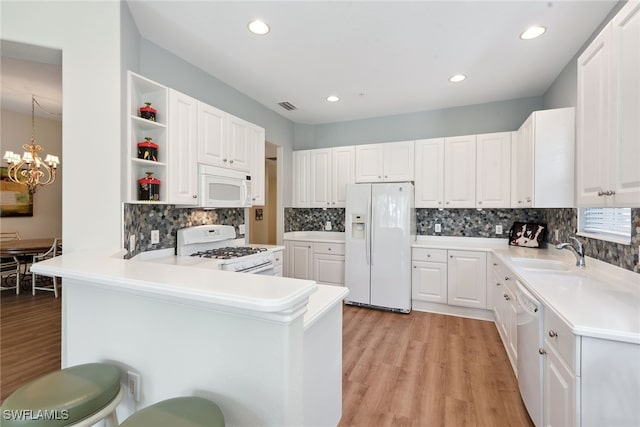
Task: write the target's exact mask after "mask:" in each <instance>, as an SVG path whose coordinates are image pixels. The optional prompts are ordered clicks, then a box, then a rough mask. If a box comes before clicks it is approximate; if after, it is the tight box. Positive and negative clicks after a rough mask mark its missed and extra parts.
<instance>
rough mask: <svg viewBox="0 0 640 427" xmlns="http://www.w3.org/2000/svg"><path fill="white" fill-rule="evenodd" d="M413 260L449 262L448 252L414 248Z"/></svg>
mask: <svg viewBox="0 0 640 427" xmlns="http://www.w3.org/2000/svg"><path fill="white" fill-rule="evenodd" d="M411 259H412V260H414V261H431V262H447V250H446V249H428V248H413V251H412V256H411Z"/></svg>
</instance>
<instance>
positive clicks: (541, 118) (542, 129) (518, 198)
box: [511, 107, 575, 208]
mask: <svg viewBox="0 0 640 427" xmlns="http://www.w3.org/2000/svg"><path fill="white" fill-rule="evenodd" d="M574 124H575V109H574V108H573V107H571V108H557V109H553V110H542V111H534V112H533V113H531V115H530V116H529V118H527V120H526V121H525V122H524V123H523V125H522V126H521V127H520V129H519V130H518V132H517V133H516V135H515V141H513V143H512V172H511V178H512V182H511V193H512V198H511V207H513V208H524V207H535V208H569V207H572V206H573V205H574V201H573V198H574V196H573V195H574V173H573V171H574V167H573V164H574V152H575V148H574V147H575V137H574V135H575V125H574Z"/></svg>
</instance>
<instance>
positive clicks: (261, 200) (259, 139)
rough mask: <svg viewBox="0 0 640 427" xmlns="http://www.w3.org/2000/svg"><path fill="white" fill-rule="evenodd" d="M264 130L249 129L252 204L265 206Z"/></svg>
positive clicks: (252, 127) (257, 127) (258, 127)
mask: <svg viewBox="0 0 640 427" xmlns="http://www.w3.org/2000/svg"><path fill="white" fill-rule="evenodd" d="M264 134H265V133H264V128H261V127H260V126H255V125H251V127H250V128H249V137H250V147H251V156H252V159H251V204H252V205H254V206H264V204H265V173H264V167H265V157H264V151H265V141H264Z"/></svg>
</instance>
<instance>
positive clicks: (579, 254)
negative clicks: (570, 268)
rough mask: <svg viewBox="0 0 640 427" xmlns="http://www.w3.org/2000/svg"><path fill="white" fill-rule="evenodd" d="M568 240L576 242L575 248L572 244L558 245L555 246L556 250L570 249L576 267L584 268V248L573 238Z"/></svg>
mask: <svg viewBox="0 0 640 427" xmlns="http://www.w3.org/2000/svg"><path fill="white" fill-rule="evenodd" d="M569 238H570V239H571V240H573V241H575V242H576V246H574V245H573V244H572V243H560V244H559V245H558V246H556V249H570V250H571V251H572V252H573V254H574V255H575V256H576V267H580V268H584V267H585V263H584V246H583V245H582V242H581V241H580V240H578V239H576V238H575V237H569Z"/></svg>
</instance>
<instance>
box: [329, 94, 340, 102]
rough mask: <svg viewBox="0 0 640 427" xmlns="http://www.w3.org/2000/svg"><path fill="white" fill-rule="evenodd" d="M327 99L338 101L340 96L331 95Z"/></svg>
mask: <svg viewBox="0 0 640 427" xmlns="http://www.w3.org/2000/svg"><path fill="white" fill-rule="evenodd" d="M327 101H329V102H338V101H340V98H338V97H337V96H335V95H329V96H327Z"/></svg>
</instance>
